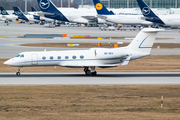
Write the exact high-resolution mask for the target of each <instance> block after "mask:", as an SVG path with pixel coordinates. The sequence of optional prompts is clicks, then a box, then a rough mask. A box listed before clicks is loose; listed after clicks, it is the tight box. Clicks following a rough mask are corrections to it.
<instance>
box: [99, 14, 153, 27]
mask: <svg viewBox="0 0 180 120" xmlns="http://www.w3.org/2000/svg"><path fill="white" fill-rule="evenodd" d="M103 16H104V18H105V20H106V21H109V22H113V23H117V24H125V25H153V23H152V22H149V21H145V20H142V19H141V17H143V15H103Z"/></svg>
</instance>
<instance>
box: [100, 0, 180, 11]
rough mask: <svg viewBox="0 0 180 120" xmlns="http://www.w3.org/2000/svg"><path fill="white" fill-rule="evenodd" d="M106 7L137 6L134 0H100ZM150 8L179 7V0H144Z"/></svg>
mask: <svg viewBox="0 0 180 120" xmlns="http://www.w3.org/2000/svg"><path fill="white" fill-rule="evenodd" d="M101 1H102V3H103V4H104V5H105V6H106V7H108V8H138V7H139V6H138V4H137V1H136V0H101ZM144 1H145V2H146V3H147V4H148V5H149V6H150V7H151V8H167V9H168V8H180V0H144Z"/></svg>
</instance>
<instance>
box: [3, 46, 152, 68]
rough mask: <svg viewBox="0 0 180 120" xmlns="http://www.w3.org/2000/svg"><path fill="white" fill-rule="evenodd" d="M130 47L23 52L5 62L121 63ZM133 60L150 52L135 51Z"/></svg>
mask: <svg viewBox="0 0 180 120" xmlns="http://www.w3.org/2000/svg"><path fill="white" fill-rule="evenodd" d="M127 53H128V49H127V48H126V47H124V48H113V49H106V48H91V49H89V50H75V51H42V52H22V53H20V54H19V55H17V56H16V57H14V58H11V59H10V60H8V61H7V62H5V64H7V65H9V66H15V67H28V66H71V67H85V66H92V65H94V66H96V65H97V66H98V65H102V64H103V65H106V64H116V63H121V62H123V61H124V59H126V58H127V55H128V54H127ZM131 53H132V54H133V56H132V58H131V60H133V59H137V58H141V57H144V56H147V55H149V53H148V54H142V53H133V51H132V52H131ZM129 54H130V53H129Z"/></svg>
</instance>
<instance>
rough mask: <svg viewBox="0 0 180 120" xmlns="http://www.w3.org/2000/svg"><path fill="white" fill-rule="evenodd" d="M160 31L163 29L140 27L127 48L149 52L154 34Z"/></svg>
mask: <svg viewBox="0 0 180 120" xmlns="http://www.w3.org/2000/svg"><path fill="white" fill-rule="evenodd" d="M160 31H165V30H164V29H155V28H144V29H142V30H141V31H140V32H139V33H138V35H137V36H136V37H135V38H134V40H133V41H132V42H131V43H130V44H129V46H128V48H129V49H130V50H131V51H134V52H140V53H146V54H150V52H151V49H152V46H153V44H154V41H155V38H156V35H157V33H158V32H160Z"/></svg>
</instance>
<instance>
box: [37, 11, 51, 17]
mask: <svg viewBox="0 0 180 120" xmlns="http://www.w3.org/2000/svg"><path fill="white" fill-rule="evenodd" d="M37 14H38V15H39V16H43V17H44V16H45V15H54V13H49V12H37Z"/></svg>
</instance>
